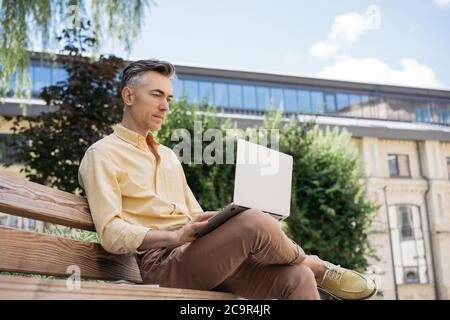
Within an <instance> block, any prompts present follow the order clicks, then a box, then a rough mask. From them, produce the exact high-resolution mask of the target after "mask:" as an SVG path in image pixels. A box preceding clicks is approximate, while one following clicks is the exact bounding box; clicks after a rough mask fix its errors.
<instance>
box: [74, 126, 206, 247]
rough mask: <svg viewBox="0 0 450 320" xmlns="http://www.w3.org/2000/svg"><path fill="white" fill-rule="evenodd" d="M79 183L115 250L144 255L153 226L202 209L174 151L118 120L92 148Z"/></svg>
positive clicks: (174, 224)
mask: <svg viewBox="0 0 450 320" xmlns="http://www.w3.org/2000/svg"><path fill="white" fill-rule="evenodd" d="M150 146H153V147H154V150H155V154H156V156H155V154H153V153H152V151H151V150H150ZM158 158H159V159H158ZM78 181H79V183H80V185H81V186H82V187H83V189H84V190H85V191H86V196H87V200H88V202H89V208H90V211H91V215H92V219H93V221H94V224H95V228H96V230H97V233H98V235H99V238H100V242H101V244H102V246H103V247H104V248H105V250H107V251H109V252H111V253H116V254H124V253H140V252H141V251H138V250H137V248H138V247H139V246H140V245H141V244H142V241H143V240H144V237H145V234H146V233H147V232H148V231H149V230H151V229H156V230H172V229H176V228H179V227H181V226H183V225H184V224H186V223H187V222H188V221H189V220H190V219H192V218H194V217H195V216H196V215H198V214H201V213H203V210H202V208H201V207H200V205H199V204H198V202H197V200H196V199H195V197H194V195H193V193H192V191H191V189H190V188H189V186H188V185H187V182H186V177H185V175H184V171H183V167H182V166H181V163H180V161H179V160H178V158H177V156H176V155H175V153H174V152H173V151H172V150H171V149H170V148H168V147H166V146H163V145H161V144H159V143H157V142H156V141H155V140H154V139H153V136H152V135H151V134H150V133H149V134H148V135H147V137H144V136H142V135H140V134H138V133H136V132H134V131H131V130H129V129H127V128H125V127H124V126H122V125H120V124H118V125H116V126H115V127H114V133H112V134H110V135H109V136H106V137H105V138H103V139H101V140H99V141H97V142H96V143H94V144H93V145H92V146H90V147H89V148H88V150H87V151H86V153H85V155H84V157H83V159H82V161H81V163H80V168H79V171H78Z"/></svg>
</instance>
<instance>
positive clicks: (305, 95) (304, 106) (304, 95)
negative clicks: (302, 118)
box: [297, 90, 311, 113]
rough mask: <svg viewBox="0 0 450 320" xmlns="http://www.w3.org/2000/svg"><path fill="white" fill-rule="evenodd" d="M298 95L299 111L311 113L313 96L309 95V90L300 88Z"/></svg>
mask: <svg viewBox="0 0 450 320" xmlns="http://www.w3.org/2000/svg"><path fill="white" fill-rule="evenodd" d="M297 95H298V106H299V111H300V112H303V113H311V97H310V95H309V91H305V90H299V91H298V92H297Z"/></svg>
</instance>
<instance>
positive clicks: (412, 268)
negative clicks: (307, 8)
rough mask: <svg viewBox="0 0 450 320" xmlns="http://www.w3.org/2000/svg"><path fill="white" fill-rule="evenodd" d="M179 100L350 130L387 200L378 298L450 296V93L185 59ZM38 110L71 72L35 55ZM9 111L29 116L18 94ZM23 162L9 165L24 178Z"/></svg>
mask: <svg viewBox="0 0 450 320" xmlns="http://www.w3.org/2000/svg"><path fill="white" fill-rule="evenodd" d="M176 68H177V75H178V76H177V79H175V80H174V81H173V85H174V95H175V98H180V97H181V96H182V95H185V96H186V98H187V101H188V102H189V103H196V102H205V103H207V104H209V105H211V106H214V107H216V108H218V109H219V111H220V112H219V114H218V115H219V116H223V117H227V118H230V119H232V120H234V121H236V122H237V123H238V125H239V126H241V127H247V126H253V125H255V124H258V123H260V122H261V121H262V118H263V115H264V114H265V112H267V110H268V108H270V107H272V108H280V107H282V108H283V109H284V111H285V115H286V118H285V119H284V121H289V117H290V116H292V115H294V116H297V117H299V118H300V119H305V120H308V119H311V118H313V119H314V120H315V121H316V122H317V123H318V124H319V125H320V126H338V127H344V128H346V129H347V130H349V131H350V132H351V133H352V135H353V138H352V139H353V142H354V144H355V146H356V147H357V148H358V150H359V151H360V154H361V159H362V162H363V166H364V170H365V173H366V175H367V177H368V187H369V196H370V197H371V199H372V200H373V201H375V202H377V203H378V204H379V205H380V208H379V209H378V211H377V212H375V213H374V216H373V221H374V223H373V225H372V227H371V230H370V241H371V243H372V245H373V247H374V248H375V249H376V254H377V255H378V257H379V258H380V260H379V261H372V264H371V267H370V270H369V271H368V273H369V274H370V276H371V277H373V278H374V279H375V281H376V282H377V284H378V287H379V288H380V295H379V296H377V297H376V298H378V299H437V298H439V299H448V298H449V297H450V91H445V90H431V89H419V88H408V87H397V86H387V85H377V84H364V83H353V82H344V81H333V80H325V79H315V78H304V77H296V76H290V75H276V74H265V73H258V72H251V71H244V70H241V71H239V70H226V69H223V68H205V67H199V66H181V65H178V66H176ZM29 70H30V74H31V77H32V99H31V101H28V102H29V103H31V106H30V107H29V109H28V114H30V115H37V114H39V113H41V112H43V111H51V110H52V107H51V106H46V105H45V103H44V102H43V101H42V100H40V99H39V98H38V94H39V92H40V90H41V89H42V88H43V87H44V86H47V85H50V84H55V83H56V82H57V81H59V80H64V79H65V77H66V76H67V74H66V72H65V70H64V69H63V68H62V67H60V66H58V65H55V64H54V63H51V62H48V61H45V60H40V59H33V60H32V63H31V65H30V68H29ZM2 102H3V103H2V105H1V109H0V110H1V111H0V114H3V115H15V114H20V113H21V109H20V107H19V105H20V103H21V102H22V101H20V100H18V99H14V98H12V92H10V95H9V96H7V97H3V98H2ZM10 126H11V123H8V122H6V121H2V122H0V160H1V161H5V160H7V159H10V158H11V157H14V150H11V149H10V148H8V147H7V141H8V139H9V135H10V134H11V131H10ZM19 169H20V164H17V165H14V166H12V167H10V168H8V169H6V168H3V169H2V171H5V172H7V173H8V174H14V175H21V173H20V172H19ZM0 223H1V224H8V225H12V226H16V227H22V228H29V229H34V228H42V223H41V222H35V221H32V220H29V219H25V218H18V217H12V216H9V215H5V214H3V215H2V214H0Z"/></svg>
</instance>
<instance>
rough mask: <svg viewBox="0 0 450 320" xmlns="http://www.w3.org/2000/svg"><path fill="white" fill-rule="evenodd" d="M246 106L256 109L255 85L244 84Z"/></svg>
mask: <svg viewBox="0 0 450 320" xmlns="http://www.w3.org/2000/svg"><path fill="white" fill-rule="evenodd" d="M243 90H244V107H245V108H249V109H256V88H255V87H254V86H244V87H243Z"/></svg>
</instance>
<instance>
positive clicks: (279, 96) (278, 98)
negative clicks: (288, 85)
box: [270, 88, 284, 109]
mask: <svg viewBox="0 0 450 320" xmlns="http://www.w3.org/2000/svg"><path fill="white" fill-rule="evenodd" d="M270 98H271V100H272V107H273V108H274V109H279V108H284V101H283V90H281V89H279V88H270Z"/></svg>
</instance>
